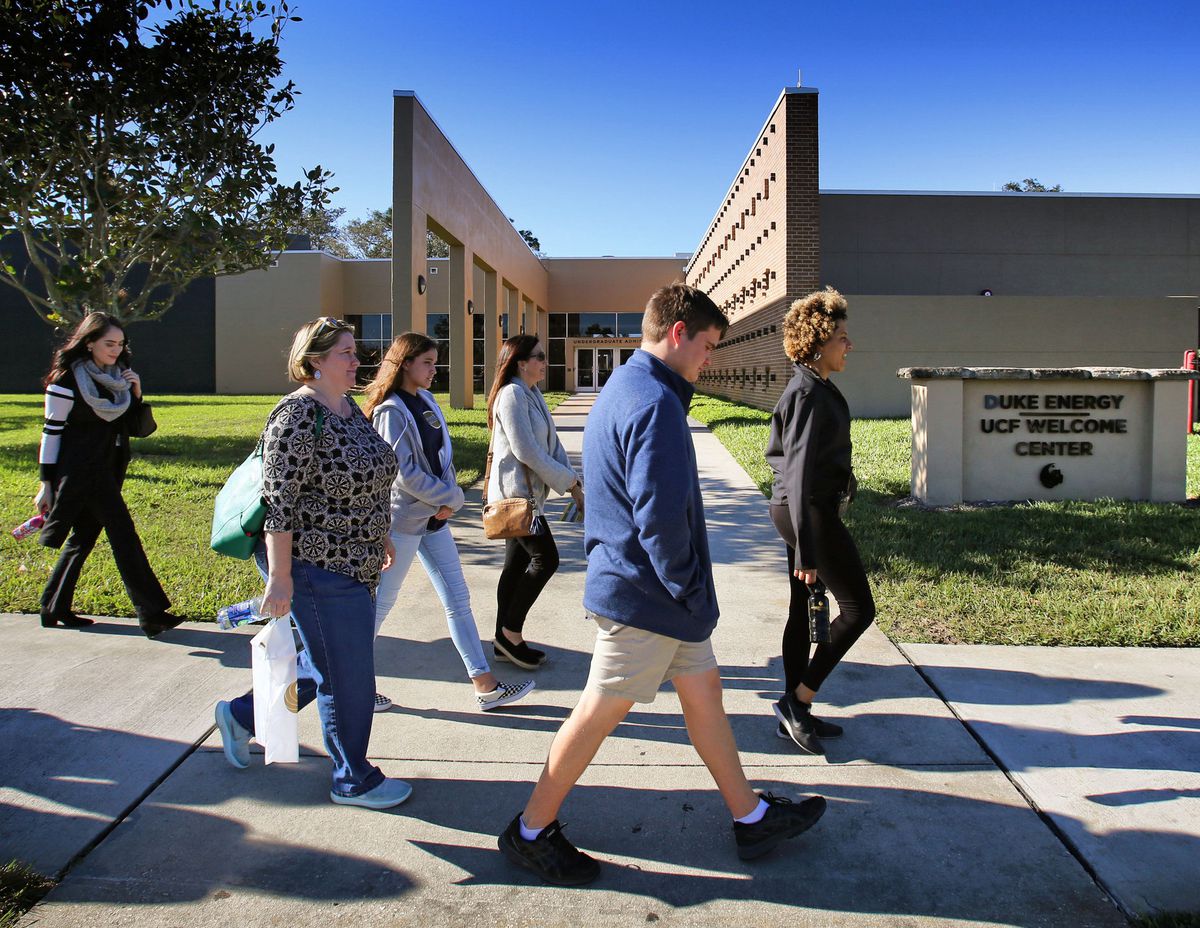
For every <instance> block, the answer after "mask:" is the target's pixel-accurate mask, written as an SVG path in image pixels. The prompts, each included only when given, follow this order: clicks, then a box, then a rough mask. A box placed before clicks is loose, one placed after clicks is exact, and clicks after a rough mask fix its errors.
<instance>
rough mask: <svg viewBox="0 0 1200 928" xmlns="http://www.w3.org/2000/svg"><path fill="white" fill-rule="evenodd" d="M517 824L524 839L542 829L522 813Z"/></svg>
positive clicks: (531, 839)
mask: <svg viewBox="0 0 1200 928" xmlns="http://www.w3.org/2000/svg"><path fill="white" fill-rule="evenodd" d="M760 818H761V816H760ZM517 825H518V826H519V827H520V829H521V837H522V838H524V839H525V840H526V841H536V840H537V836H538V835H540V834H541V833H542V831H543V829H541V828H530V827H529V826H528V825H526V824H525V816H524V815H522V816H521V817H520V818H519V819H517Z"/></svg>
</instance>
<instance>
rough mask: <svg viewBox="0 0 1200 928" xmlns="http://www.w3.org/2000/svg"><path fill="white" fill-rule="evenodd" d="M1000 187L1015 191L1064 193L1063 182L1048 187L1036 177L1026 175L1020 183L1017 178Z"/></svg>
mask: <svg viewBox="0 0 1200 928" xmlns="http://www.w3.org/2000/svg"><path fill="white" fill-rule="evenodd" d="M1000 189H1001V190H1011V191H1013V192H1014V193H1062V184H1055V185H1054V186H1053V187H1047V186H1046V185H1045V184H1043V183H1042V182H1041V181H1040V180H1038V179H1037V178H1036V177H1026V178H1025V179H1024V180H1023V181H1021V182H1020V183H1018V182H1017V181H1015V180H1010V181H1009V182H1008V183H1007V184H1005V185H1004V186H1003V187H1001V188H1000Z"/></svg>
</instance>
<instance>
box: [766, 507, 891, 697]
mask: <svg viewBox="0 0 1200 928" xmlns="http://www.w3.org/2000/svg"><path fill="white" fill-rule="evenodd" d="M768 508H770V510H771V521H772V522H774V523H775V530H776V531H777V532H779V537H780V538H782V539H783V541H784V544H786V545H787V568H788V581H789V583H790V584H791V601H790V603H789V606H788V620H787V625H786V626H785V627H784V630H783V673H784V678H785V685H786V687H787V689H786V690H785V692H791V691H793V690H795V688H796V687H797V686H799V685H801V684H803V685H804V686H807V687H808V688H809V689H810V690H812V691H813V692H816V691H817V690H819V689H820V688H821V684H822V683H824V682H825V678H826V677H828V676H829V674H830V673H831V672H832V671H833V668H834V667H836V666H837V665H838V661H840V660H841V659H842V658H843V657H845V656H846V652H847V651H849V650H850V648H851V647H852V646H853V645H854V642H856V641H858V639H859V637H860V636H861V635H862V633H863V632H865V631H866V630H867V626H868V625H870V624H871V622H872V621H873V620H874V618H875V599H874V597H873V596H871V585H870V583H868V582H867V574H866V571H864V570H863V566H862V560H861V559H860V558H859V556H858V548H857V547H855V545H854V539H853V538H851V537H850V532H849V531H847V530H846V526H845V525H844V524H843V523H842V520H841V519H840V518H839V517H838V514H837V507H836V505H835V504H830V505H828V506H822V505H813V504H809V506H808V509H807V511H806V513H805V514H806V515H807V516H808V518H809V519H811V520H812V527H813V540H814V541H815V542H816V549H817V576H819V577H820V578H821V582H822V583H824V584H825V586H826V587H827V588H828V589H829V592H830V593H832V594H833V596H834V598H835V599H837V603H838V607H839V609H840V611H841V614H840V615H838V617H837V618H836V619H834V621H833V622H832V623H831V625H830V626H829V636H830V641H829V642H828V643H826V644H819V645H817V648H816V651H814V652H813V654H812V658H811V660H810V659H809V651H810V650H811V645H812V642H811V641H810V640H809V637H808V587H807V586H806V585H805V583H804V581H803V580H798V579H797V578H796V576H795V574H794V571H795V569H796V537H795V535H794V534H793V533H792V520H791V514H790V513H789V511H788V507H787V505H783V506H777V505H774V504H772V505H771V506H770V507H768Z"/></svg>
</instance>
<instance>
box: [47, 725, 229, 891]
mask: <svg viewBox="0 0 1200 928" xmlns="http://www.w3.org/2000/svg"><path fill="white" fill-rule="evenodd" d="M216 730H217V726H216V725H215V724H213V725H209V726H208V728H206V729H205V730H204V733H203V734H202V735H201V736H200V737H199V739H197V740H196V741H193V742H192V743H191V745H190V746H188V747H187V749H186V750H184V751H183V753H182V754H180V755H179V758H178V759H177V760H176V761H175V762H174V763H173V764H171V766H170V767H168V768H167V769H166V770H164V771H163V772H162V774H161V775H159V776H158V777H157V778H156V779H155V780H154V781H153V782H152V783H151V784H150V785H149V786H147V787H146V789H144V790H143V791H142V792H141V793H140V794H139V795H138V796H137V797H136V798H135V799H134V800H133V801H132V802H130V803H129V805H127V806H126V807H125V808H124V809H122V810H121V812H120V813H119V814H118V815H117V816H115V817H114V818H113V820H112V821H111V822H109V824H108V825H106V826H105V827H104V828H103V829H102V830H101V831H100V833H99V834H98V835H96V837H94V838H93V839H92V840H91V841H89V842H88V843H87V844H86V845H84V846H83V847H82V848H80V850H79V851H77V852H76V853H75V854H74V856H72V857H71V859H70V860H68V861H67V863H66V865H65V866H64V867H63V868H62V870H60V871H59V872H58V874H57V875H56V876H55V878H54V882H55V883H56V884H58V883H61V882H62V881H63V880H65V879H66V878H67V876H68V874H70V872H71V871H72V870H74V869H75V866H76V864H78V863H79V862H80V861H82V860H83V859H84V858H85V857H87V855H88V854H90V853H91V852H92V851H94V850H95V849H96V848H97V847H99V845H100V844H101V842H103V841H104V840H105V839H106V838H107V837H108V836H109V835H111V834H112V833H113V832H114V831H115V830H116V828H117V826H118V825H120V824H121V823H122V822H124V821H125V819H127V818H129V816H130V815H131V814H132V813H133V811H134V810H135V809H136V808H137V807H138V806H140V805H141V804H142V803H143V802H145V801H146V798H147V797H148V796H149V795H150V794H151V793H153V792H154V791H155V790H156V789H158V788H159V787H160V786H162V784H163V783H164V782H165V781H166V779H167V777H169V776H170V775H171V774H173V773H174V772H175V771H176V770H178V769H179V767H180V766H181V765H182V764H183V762H184V761H185V760H187V759H188V758H189V757H191V756H192V755H193V754H195V753H196V750H197V749H198V748H199V747H200V746H201V745H202V744H204V742H205V741H207V740H208V739H209V738H210V737H211V736H212V733H213V732H214V731H216Z"/></svg>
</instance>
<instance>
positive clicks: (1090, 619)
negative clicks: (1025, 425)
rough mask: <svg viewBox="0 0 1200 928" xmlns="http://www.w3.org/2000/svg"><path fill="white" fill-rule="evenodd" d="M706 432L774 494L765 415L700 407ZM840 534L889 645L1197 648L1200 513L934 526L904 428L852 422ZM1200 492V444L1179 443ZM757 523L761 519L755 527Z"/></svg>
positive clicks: (1113, 511) (1156, 511) (696, 406)
mask: <svg viewBox="0 0 1200 928" xmlns="http://www.w3.org/2000/svg"><path fill="white" fill-rule="evenodd" d="M691 413H692V415H693V416H695V417H696V418H697V419H699V420H701V421H702V422H705V423H707V424H708V425H709V427H710V428H711V429H712V431H713V433H714V434H715V435H716V437H717V438H718V439H719V440H720V441H721V443H722V444H724V445H725V447H726V448H728V449H729V451H730V452H731V453H732V454H733V455H734V457H735V458H737V460H738V462H739V463H740V464H741V465H742V466H743V467H744V468H745V469H746V471H747V473H748V474H749V475H750V477H751V478H752V479H753V480H754V481H755V482H756V483H757V484H758V486H759V487H760V488H761V489H762V490H763V493H764V494H765V495H769V494H770V485H771V475H770V469H769V468H768V467H767V465H766V462H765V461H764V460H763V457H762V452H763V448H765V447H766V441H767V433H768V423H769V420H770V414H769V413H766V412H762V411H761V410H757V409H752V408H750V407H746V406H741V405H738V404H735V403H729V402H726V401H724V400H719V399H715V398H713V397H708V396H697V397H696V399H695V400H694V402H693V404H692V409H691ZM852 435H853V440H854V470H855V474H856V475H857V477H858V480H859V490H860V495H859V497H858V499H857V500H856V501H855V503H854V506H853V507H852V510H851V513H850V515H849V517H848V519H847V524H848V525H849V527H850V530H851V532H852V533H853V534H854V537H855V540H856V541H857V543H858V545H859V549H860V551H861V553H862V556H863V560H864V563H865V564H866V566H867V571H868V573H869V575H870V577H871V584H872V588H873V590H874V593H875V598H876V601H877V604H878V607H879V623H880V625H881V626H882V627H883V628H884V630H885V631H887V632H888V634H889V635H891V636H892V637H893V638H895V639H897V640H902V641H929V642H943V643H972V644H1043V645H1152V646H1153V645H1157V646H1183V647H1186V646H1195V645H1198V644H1200V585H1198V584H1197V580H1196V570H1197V568H1198V567H1200V509H1197V508H1191V507H1184V506H1178V505H1158V504H1150V503H1126V502H1115V501H1101V502H1095V503H1079V502H1062V503H1027V504H1020V505H1015V506H998V507H990V508H970V507H964V508H962V509H957V510H953V511H943V512H934V511H926V510H922V509H918V508H915V507H913V508H908V507H903V506H898V505H897V503H898V502H899V501H901V500H903V499H904V498H906V497H907V496H908V492H909V466H910V450H909V449H910V426H909V422H908V420H857V421H855V422H854V424H853V429H852ZM1188 487H1189V492H1190V493H1191V494H1192V495H1195V494H1196V493H1197V492H1198V490H1200V436H1192V437H1190V438H1189V439H1188ZM764 517H765V516H764Z"/></svg>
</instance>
